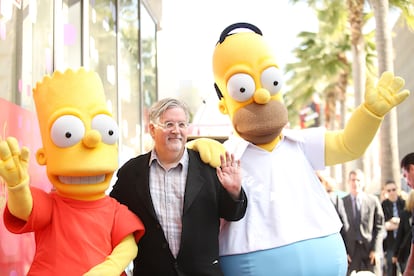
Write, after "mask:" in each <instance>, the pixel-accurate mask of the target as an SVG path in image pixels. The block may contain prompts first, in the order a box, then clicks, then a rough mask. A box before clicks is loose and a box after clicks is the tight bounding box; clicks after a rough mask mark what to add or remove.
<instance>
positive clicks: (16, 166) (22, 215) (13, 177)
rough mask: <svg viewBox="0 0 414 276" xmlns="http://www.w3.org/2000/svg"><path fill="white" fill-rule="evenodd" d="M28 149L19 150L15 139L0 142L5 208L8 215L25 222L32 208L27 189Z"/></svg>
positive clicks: (0, 172) (0, 167) (0, 164)
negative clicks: (5, 199)
mask: <svg viewBox="0 0 414 276" xmlns="http://www.w3.org/2000/svg"><path fill="white" fill-rule="evenodd" d="M29 155H30V152H29V149H28V148H26V147H22V148H21V149H20V147H19V143H18V142H17V140H16V138H14V137H8V138H7V139H6V140H5V141H1V142H0V176H1V177H2V178H3V179H4V181H5V182H6V184H7V192H8V200H7V207H8V209H9V211H10V213H11V214H12V215H13V216H15V217H17V218H19V219H21V220H24V221H27V220H28V218H29V216H30V213H31V212H32V208H33V198H32V194H31V193H30V188H29V173H28V164H29Z"/></svg>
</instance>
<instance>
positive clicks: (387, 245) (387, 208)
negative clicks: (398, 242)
mask: <svg viewBox="0 0 414 276" xmlns="http://www.w3.org/2000/svg"><path fill="white" fill-rule="evenodd" d="M381 205H382V210H383V211H384V221H387V220H389V219H391V218H392V217H393V216H394V213H393V206H392V205H393V204H392V202H391V201H390V200H389V199H386V200H384V201H383V202H382V204H381ZM404 206H405V201H404V199H402V198H401V197H398V199H397V209H398V216H399V217H401V213H402V211H403V210H404ZM394 243H395V238H394V233H393V231H387V237H386V238H385V239H384V251H386V250H388V249H390V250H392V249H393V247H394Z"/></svg>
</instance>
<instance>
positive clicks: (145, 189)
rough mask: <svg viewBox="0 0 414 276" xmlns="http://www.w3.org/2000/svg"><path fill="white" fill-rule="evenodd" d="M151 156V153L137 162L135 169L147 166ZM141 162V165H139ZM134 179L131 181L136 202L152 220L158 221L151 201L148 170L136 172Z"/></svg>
mask: <svg viewBox="0 0 414 276" xmlns="http://www.w3.org/2000/svg"><path fill="white" fill-rule="evenodd" d="M150 156H151V152H149V153H148V154H146V155H145V156H144V158H142V159H140V160H139V163H138V164H137V168H143V167H144V166H148V164H149V159H150ZM141 162H142V163H141ZM135 177H136V178H135V179H134V180H133V181H134V183H137V185H135V187H136V192H137V194H138V197H137V200H140V201H141V202H142V204H143V205H144V206H145V207H146V209H147V210H148V212H149V213H150V214H151V216H153V218H154V219H156V220H158V218H157V215H156V213H155V209H154V205H153V204H152V201H151V192H150V188H149V169H147V170H140V169H137V170H136V174H135Z"/></svg>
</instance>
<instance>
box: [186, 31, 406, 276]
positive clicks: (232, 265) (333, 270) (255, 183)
mask: <svg viewBox="0 0 414 276" xmlns="http://www.w3.org/2000/svg"><path fill="white" fill-rule="evenodd" d="M242 29H243V30H242ZM213 72H214V79H215V88H216V92H217V94H218V96H219V98H220V101H219V109H220V111H221V112H222V113H223V114H228V115H229V116H230V119H231V121H232V125H233V128H234V131H235V134H234V135H233V136H231V137H230V138H229V140H227V141H226V142H225V143H224V145H225V147H226V149H227V150H229V152H232V153H234V154H235V158H237V159H240V160H241V167H242V175H243V188H244V189H245V190H246V193H247V196H248V198H249V204H248V206H247V212H246V215H245V217H244V218H243V219H242V220H240V221H237V222H228V223H227V222H226V223H225V224H223V225H222V229H221V233H220V256H221V258H220V263H221V266H222V268H223V271H224V274H225V275H226V276H269V275H281V276H287V275H294V276H298V275H311V276H314V275H318V276H321V275H346V272H347V256H346V250H345V246H344V243H343V241H342V238H341V235H340V229H341V226H342V225H341V222H340V220H339V219H338V216H337V213H336V211H335V209H334V207H333V205H332V203H331V202H330V199H329V198H328V196H327V194H326V192H325V190H324V189H323V186H322V185H321V184H320V182H319V181H318V178H317V176H316V174H315V171H316V170H322V169H324V167H325V166H331V165H335V164H339V163H343V162H347V161H350V160H354V159H356V158H358V157H359V156H361V155H362V154H363V153H364V151H365V149H366V148H367V147H368V146H369V144H370V142H371V140H372V139H373V137H374V136H375V134H376V132H377V130H378V128H379V126H380V124H381V121H382V120H383V118H384V116H385V115H386V114H387V112H388V111H389V110H390V109H392V108H393V107H394V106H396V105H398V104H399V103H401V102H402V101H403V100H404V99H405V98H406V97H407V96H408V95H409V91H408V90H403V91H401V92H399V91H400V89H401V88H402V87H403V86H404V80H403V79H401V78H399V77H394V75H393V74H392V73H391V72H386V73H384V74H383V75H382V77H381V78H380V80H379V81H378V84H377V86H374V85H373V83H372V80H370V79H369V80H368V81H367V85H366V91H365V102H364V103H363V104H361V106H359V107H358V108H357V109H356V110H355V111H354V112H353V114H352V116H351V118H350V119H349V121H348V123H347V124H346V126H345V128H344V129H343V130H340V131H326V130H325V129H324V128H310V129H303V130H293V129H286V128H285V126H286V124H287V123H288V116H287V109H286V107H285V106H284V104H283V98H282V93H281V87H282V83H283V81H282V75H281V73H280V70H279V68H278V65H277V64H276V61H275V58H274V56H273V55H272V53H271V50H270V47H269V46H268V45H267V43H266V42H265V40H264V39H263V37H262V32H261V31H260V29H259V28H257V27H256V26H254V25H251V24H249V23H236V24H233V25H230V26H229V27H227V28H226V29H225V30H224V31H223V32H222V34H221V36H220V39H219V41H218V43H217V45H216V47H215V50H214V55H213ZM201 139H204V138H201ZM194 142H195V143H192V144H191V142H190V144H189V147H192V148H193V149H196V150H198V151H199V152H200V154H201V157H202V158H203V160H204V161H205V162H207V163H210V164H212V165H214V164H219V161H218V159H216V158H217V156H219V154H217V153H218V152H220V153H221V152H223V149H220V150H218V149H217V147H216V146H213V144H212V143H205V140H199V141H194ZM197 143H198V144H197ZM373 246H375V245H373Z"/></svg>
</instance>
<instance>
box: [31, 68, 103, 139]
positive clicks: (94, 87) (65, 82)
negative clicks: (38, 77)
mask: <svg viewBox="0 0 414 276" xmlns="http://www.w3.org/2000/svg"><path fill="white" fill-rule="evenodd" d="M33 98H34V102H35V106H36V113H37V116H38V120H39V126H40V130H41V133H42V140H43V139H44V135H47V133H48V125H49V123H50V120H53V118H54V116H53V115H54V112H55V111H56V110H62V109H70V108H71V106H80V105H81V106H82V104H84V105H85V106H84V107H85V108H89V105H91V104H100V103H102V104H104V105H105V104H106V102H105V93H104V89H103V86H102V82H101V79H100V78H99V76H98V74H96V73H95V72H94V71H86V70H85V69H84V68H80V69H78V70H77V71H74V70H72V69H67V70H66V71H65V72H64V73H62V72H60V71H55V72H54V73H53V75H52V76H45V77H44V78H43V80H42V81H41V82H38V83H37V84H36V87H35V88H34V89H33ZM86 98H92V99H93V103H91V101H87V100H85V99H86Z"/></svg>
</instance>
